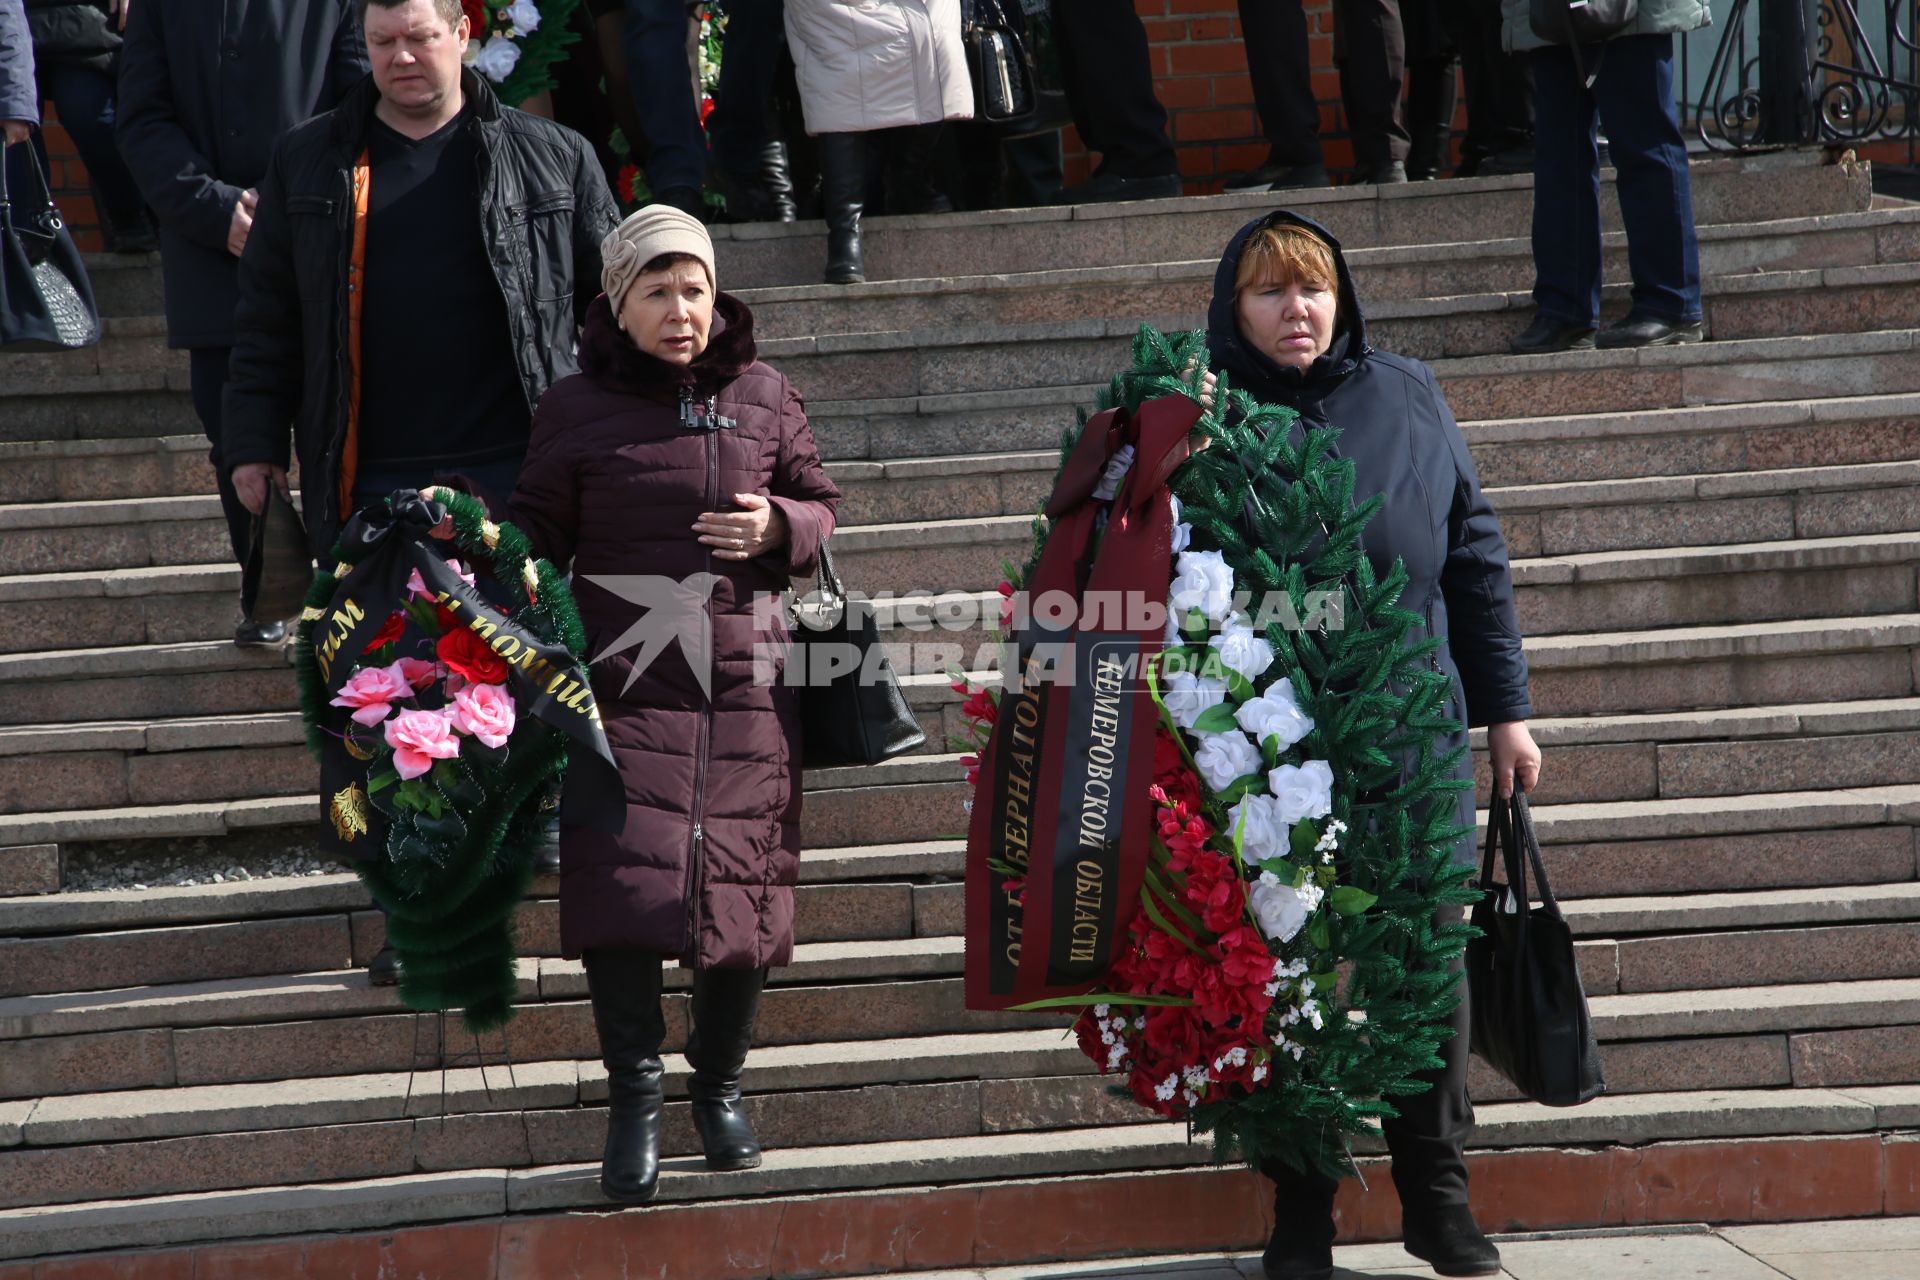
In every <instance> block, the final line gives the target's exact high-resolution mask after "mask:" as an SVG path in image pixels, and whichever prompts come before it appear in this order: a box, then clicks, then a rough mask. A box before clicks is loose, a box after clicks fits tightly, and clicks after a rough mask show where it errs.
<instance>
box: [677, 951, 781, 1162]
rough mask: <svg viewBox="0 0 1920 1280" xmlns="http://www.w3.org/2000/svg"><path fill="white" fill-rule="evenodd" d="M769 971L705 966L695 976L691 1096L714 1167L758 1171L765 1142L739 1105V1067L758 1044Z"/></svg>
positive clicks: (689, 1062) (690, 1041)
mask: <svg viewBox="0 0 1920 1280" xmlns="http://www.w3.org/2000/svg"><path fill="white" fill-rule="evenodd" d="M766 980H767V971H766V970H765V969H702V970H699V971H698V972H696V973H695V974H694V975H693V1030H692V1031H691V1032H690V1033H689V1034H688V1036H687V1065H688V1066H690V1067H692V1068H693V1074H692V1075H691V1076H689V1077H688V1079H687V1097H688V1098H690V1099H692V1101H693V1127H694V1128H696V1129H698V1130H699V1131H700V1145H701V1147H703V1148H704V1149H705V1150H706V1153H707V1168H709V1169H720V1170H730V1169H754V1168H758V1167H759V1165H760V1140H759V1139H758V1138H756V1137H754V1136H753V1126H752V1125H751V1124H749V1123H748V1122H747V1114H746V1112H745V1111H744V1110H742V1108H741V1105H740V1069H741V1067H743V1066H745V1065H746V1061H747V1050H748V1048H749V1047H751V1046H752V1044H753V1017H754V1014H755V1013H756V1012H757V1011H758V1010H759V1008H760V988H761V986H762V985H763V984H764V983H765V982H766Z"/></svg>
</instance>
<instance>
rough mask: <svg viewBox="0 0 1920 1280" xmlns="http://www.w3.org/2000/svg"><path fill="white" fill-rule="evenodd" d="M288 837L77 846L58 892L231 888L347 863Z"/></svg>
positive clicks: (329, 871) (328, 871) (70, 850)
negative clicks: (243, 882) (205, 886)
mask: <svg viewBox="0 0 1920 1280" xmlns="http://www.w3.org/2000/svg"><path fill="white" fill-rule="evenodd" d="M290 843H292V842H289V841H288V840H287V839H286V836H285V834H284V833H269V832H259V833H251V832H249V833H245V834H236V835H230V836H223V837H220V838H218V839H213V838H207V839H199V840H152V841H133V842H127V843H101V844H75V845H69V846H68V847H67V848H66V850H65V851H64V852H65V859H64V864H65V865H64V867H63V868H62V876H61V885H60V891H61V892H62V893H86V892H90V891H97V890H102V889H160V888H172V887H175V886H181V885H201V884H229V883H232V882H234V881H237V880H267V879H276V878H284V877H288V876H323V875H336V874H338V873H340V872H342V871H346V870H349V869H350V868H349V867H348V866H347V864H345V863H342V862H337V861H335V860H334V859H332V858H325V857H320V856H318V855H316V854H315V853H314V851H313V849H312V847H311V846H308V845H304V844H294V845H293V847H289V844H290Z"/></svg>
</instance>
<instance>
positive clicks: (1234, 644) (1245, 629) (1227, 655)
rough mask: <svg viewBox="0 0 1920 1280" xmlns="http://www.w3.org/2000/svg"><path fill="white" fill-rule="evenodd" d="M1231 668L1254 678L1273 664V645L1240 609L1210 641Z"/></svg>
mask: <svg viewBox="0 0 1920 1280" xmlns="http://www.w3.org/2000/svg"><path fill="white" fill-rule="evenodd" d="M1207 643H1208V644H1210V645H1212V646H1213V651H1214V652H1215V653H1217V654H1219V655H1220V661H1221V662H1223V663H1225V664H1226V665H1227V667H1228V669H1229V670H1232V671H1238V672H1239V673H1240V674H1241V675H1243V676H1245V677H1246V678H1247V679H1249V680H1251V679H1253V678H1254V677H1255V676H1257V675H1259V674H1260V673H1261V672H1263V671H1265V670H1266V669H1267V668H1268V667H1270V666H1272V665H1273V646H1272V645H1270V644H1268V643H1267V642H1266V641H1265V640H1263V639H1261V638H1260V635H1259V633H1258V632H1256V631H1255V630H1254V629H1253V628H1252V627H1250V626H1248V625H1247V615H1245V614H1244V613H1236V614H1234V615H1233V616H1232V617H1230V618H1228V619H1227V620H1226V621H1225V622H1224V623H1222V624H1221V626H1220V634H1219V635H1217V636H1215V637H1214V638H1213V639H1211V640H1209V641H1207Z"/></svg>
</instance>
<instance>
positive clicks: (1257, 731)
mask: <svg viewBox="0 0 1920 1280" xmlns="http://www.w3.org/2000/svg"><path fill="white" fill-rule="evenodd" d="M1233 718H1234V719H1235V720H1238V721H1239V722H1240V727H1241V728H1242V729H1245V730H1246V731H1247V732H1248V733H1250V734H1252V735H1253V737H1254V741H1256V742H1261V743H1264V742H1266V740H1267V739H1268V738H1269V737H1277V738H1279V739H1280V750H1282V751H1285V750H1286V749H1287V748H1288V747H1290V746H1292V745H1293V744H1294V743H1296V742H1298V741H1300V739H1302V738H1304V737H1306V736H1307V735H1308V734H1309V733H1311V732H1313V717H1312V716H1310V715H1308V714H1307V713H1306V712H1304V711H1302V710H1301V709H1300V703H1299V701H1298V700H1297V699H1296V698H1295V697H1294V694H1293V681H1291V680H1289V679H1287V678H1286V677H1284V676H1282V677H1281V678H1280V679H1278V680H1275V681H1274V682H1273V683H1272V684H1270V685H1268V686H1267V687H1266V688H1265V689H1264V690H1262V691H1261V693H1260V696H1259V697H1257V698H1249V699H1247V700H1246V701H1245V702H1243V703H1241V704H1240V706H1239V708H1238V709H1237V710H1235V711H1234V713H1233Z"/></svg>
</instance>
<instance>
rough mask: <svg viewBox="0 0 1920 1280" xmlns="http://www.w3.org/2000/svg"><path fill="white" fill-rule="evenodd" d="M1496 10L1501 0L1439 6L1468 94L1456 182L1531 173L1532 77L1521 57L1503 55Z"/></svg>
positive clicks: (1448, 2)
mask: <svg viewBox="0 0 1920 1280" xmlns="http://www.w3.org/2000/svg"><path fill="white" fill-rule="evenodd" d="M1500 9H1501V0H1446V3H1443V4H1441V5H1440V11H1441V18H1442V21H1443V22H1444V24H1445V26H1446V29H1447V36H1448V39H1450V40H1451V41H1452V42H1453V47H1454V48H1455V49H1456V50H1457V51H1458V52H1459V54H1460V79H1461V82H1462V83H1463V84H1464V86H1465V88H1466V93H1467V133H1466V137H1464V138H1462V139H1461V140H1460V168H1459V170H1458V171H1457V172H1456V173H1455V176H1456V177H1461V178H1472V177H1492V176H1494V175H1496V174H1508V173H1532V172H1533V76H1532V72H1531V71H1530V70H1529V68H1528V65H1527V59H1526V56H1525V55H1523V54H1513V53H1509V52H1507V49H1506V45H1505V42H1504V41H1503V39H1502V37H1501V25H1502V23H1501V15H1500Z"/></svg>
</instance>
